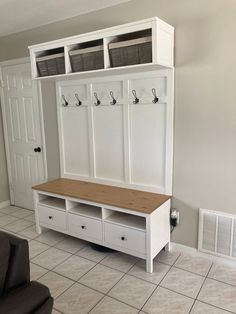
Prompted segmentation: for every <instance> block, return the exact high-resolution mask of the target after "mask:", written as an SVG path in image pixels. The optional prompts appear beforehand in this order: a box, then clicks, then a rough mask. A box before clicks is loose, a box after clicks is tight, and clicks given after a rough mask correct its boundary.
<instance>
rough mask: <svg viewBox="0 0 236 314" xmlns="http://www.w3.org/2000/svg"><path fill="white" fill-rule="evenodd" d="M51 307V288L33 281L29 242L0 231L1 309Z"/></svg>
mask: <svg viewBox="0 0 236 314" xmlns="http://www.w3.org/2000/svg"><path fill="white" fill-rule="evenodd" d="M52 307H53V298H52V297H51V295H50V291H49V289H48V288H47V287H45V286H44V285H42V284H40V283H38V282H36V281H30V267H29V246H28V242H27V241H26V240H24V239H21V238H18V237H15V236H13V235H11V234H8V233H5V232H0V313H2V314H33V313H34V314H50V313H52Z"/></svg>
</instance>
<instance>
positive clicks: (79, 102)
mask: <svg viewBox="0 0 236 314" xmlns="http://www.w3.org/2000/svg"><path fill="white" fill-rule="evenodd" d="M75 98H76V99H77V101H78V102H76V103H75V105H76V106H78V107H79V106H81V105H82V101H81V100H80V99H79V95H78V94H77V93H76V94H75Z"/></svg>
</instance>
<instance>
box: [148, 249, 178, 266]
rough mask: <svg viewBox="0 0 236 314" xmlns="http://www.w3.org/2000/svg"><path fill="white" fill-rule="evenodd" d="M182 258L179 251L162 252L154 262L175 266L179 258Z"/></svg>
mask: <svg viewBox="0 0 236 314" xmlns="http://www.w3.org/2000/svg"><path fill="white" fill-rule="evenodd" d="M179 256H180V252H178V251H174V250H171V251H169V252H168V251H165V250H162V251H161V252H160V253H159V254H158V255H157V256H156V257H155V258H154V261H157V262H161V263H164V264H167V265H171V266H172V265H174V263H175V261H176V260H177V258H178V257H179Z"/></svg>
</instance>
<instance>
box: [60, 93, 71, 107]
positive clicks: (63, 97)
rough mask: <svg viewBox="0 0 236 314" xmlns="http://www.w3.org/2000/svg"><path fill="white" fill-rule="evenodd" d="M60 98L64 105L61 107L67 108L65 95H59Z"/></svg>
mask: <svg viewBox="0 0 236 314" xmlns="http://www.w3.org/2000/svg"><path fill="white" fill-rule="evenodd" d="M61 97H62V99H63V101H64V103H63V104H62V106H63V107H67V106H68V105H69V103H68V101H67V100H66V97H65V95H61Z"/></svg>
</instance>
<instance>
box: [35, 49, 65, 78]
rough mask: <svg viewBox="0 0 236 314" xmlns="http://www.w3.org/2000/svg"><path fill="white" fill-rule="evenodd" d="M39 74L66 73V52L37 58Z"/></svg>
mask: <svg viewBox="0 0 236 314" xmlns="http://www.w3.org/2000/svg"><path fill="white" fill-rule="evenodd" d="M36 63H37V68H38V73H39V76H51V75H58V74H65V58H64V53H60V54H56V55H50V56H45V57H39V58H36Z"/></svg>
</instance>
